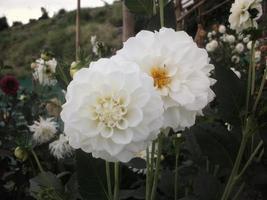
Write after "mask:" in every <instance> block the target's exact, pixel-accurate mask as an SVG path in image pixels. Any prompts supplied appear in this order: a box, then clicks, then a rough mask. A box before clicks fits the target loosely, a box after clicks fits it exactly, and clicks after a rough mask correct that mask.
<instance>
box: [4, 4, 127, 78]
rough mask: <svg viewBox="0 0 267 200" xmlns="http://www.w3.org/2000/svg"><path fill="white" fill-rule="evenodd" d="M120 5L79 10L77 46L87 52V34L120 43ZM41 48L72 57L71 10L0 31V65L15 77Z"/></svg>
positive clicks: (115, 44)
mask: <svg viewBox="0 0 267 200" xmlns="http://www.w3.org/2000/svg"><path fill="white" fill-rule="evenodd" d="M121 23H122V20H121V5H120V3H116V4H114V5H112V6H105V7H101V8H86V9H82V10H81V35H82V37H81V45H82V49H83V51H84V52H85V53H90V51H91V44H90V37H91V36H92V35H97V37H98V39H99V40H100V41H103V42H105V43H106V44H107V45H108V46H110V47H113V48H118V47H119V46H120V45H121ZM43 48H48V49H49V50H51V51H52V52H53V53H54V54H55V57H56V58H58V59H62V60H63V61H64V62H66V63H70V62H72V61H73V60H74V59H75V12H74V11H72V12H67V13H61V14H57V15H55V16H54V17H53V18H50V19H45V20H38V21H35V22H31V23H29V24H26V25H23V26H15V27H11V28H9V29H7V30H4V31H2V32H0V66H1V65H2V66H3V65H8V66H12V67H13V68H14V69H15V70H14V71H15V72H16V74H17V75H19V76H24V75H26V74H27V73H29V70H30V64H31V62H32V61H34V59H36V58H38V56H40V52H41V50H42V49H43Z"/></svg>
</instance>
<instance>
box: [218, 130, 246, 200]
mask: <svg viewBox="0 0 267 200" xmlns="http://www.w3.org/2000/svg"><path fill="white" fill-rule="evenodd" d="M247 129H248V128H247V126H246V130H245V133H244V135H243V137H242V141H241V144H240V147H239V151H238V154H237V157H236V160H235V163H234V167H233V169H232V172H231V175H230V177H229V179H228V181H227V184H226V187H225V189H224V192H223V195H222V198H221V200H228V197H229V195H230V193H231V191H232V188H233V186H234V183H235V180H234V178H235V176H236V174H237V173H238V170H239V167H240V164H241V160H242V157H243V154H244V151H245V148H246V144H247V141H248V134H249V131H247Z"/></svg>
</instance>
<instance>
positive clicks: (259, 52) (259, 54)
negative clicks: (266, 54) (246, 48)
mask: <svg viewBox="0 0 267 200" xmlns="http://www.w3.org/2000/svg"><path fill="white" fill-rule="evenodd" d="M255 61H256V62H260V61H261V51H255Z"/></svg>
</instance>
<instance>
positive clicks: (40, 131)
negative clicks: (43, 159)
mask: <svg viewBox="0 0 267 200" xmlns="http://www.w3.org/2000/svg"><path fill="white" fill-rule="evenodd" d="M57 126H58V125H57V123H56V122H54V121H53V118H47V119H44V118H42V117H40V119H39V121H34V124H33V125H31V126H29V129H30V131H31V132H33V139H34V140H35V141H36V142H37V143H39V144H42V143H45V142H48V141H49V140H51V139H52V138H53V137H55V134H56V132H57Z"/></svg>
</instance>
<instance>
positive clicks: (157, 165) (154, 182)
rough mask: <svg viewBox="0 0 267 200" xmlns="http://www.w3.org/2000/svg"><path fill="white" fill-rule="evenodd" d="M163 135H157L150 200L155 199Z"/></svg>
mask: <svg viewBox="0 0 267 200" xmlns="http://www.w3.org/2000/svg"><path fill="white" fill-rule="evenodd" d="M162 140H163V135H162V134H160V135H159V137H158V149H157V150H158V152H157V162H156V169H155V175H154V180H153V186H152V191H151V200H154V199H155V196H156V190H157V186H158V178H159V172H160V160H161V152H162V142H163V141H162Z"/></svg>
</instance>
